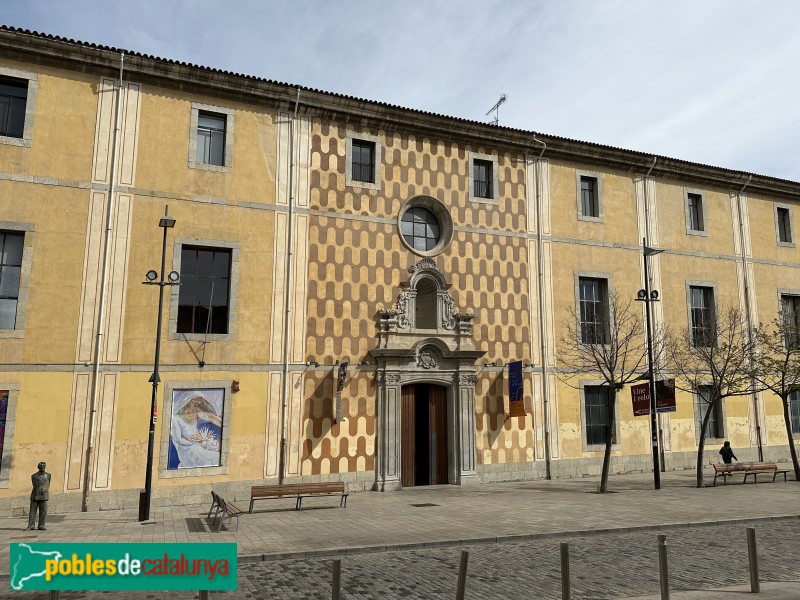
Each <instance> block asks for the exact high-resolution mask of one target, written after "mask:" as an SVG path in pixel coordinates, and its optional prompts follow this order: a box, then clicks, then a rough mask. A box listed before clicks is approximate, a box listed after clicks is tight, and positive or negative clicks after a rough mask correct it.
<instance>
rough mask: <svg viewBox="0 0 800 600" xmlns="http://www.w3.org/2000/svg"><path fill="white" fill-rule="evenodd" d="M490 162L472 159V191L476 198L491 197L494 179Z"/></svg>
mask: <svg viewBox="0 0 800 600" xmlns="http://www.w3.org/2000/svg"><path fill="white" fill-rule="evenodd" d="M492 166H493V165H492V162H491V161H488V160H480V159H478V158H476V159H473V161H472V185H473V190H472V193H473V195H474V196H475V197H476V198H487V199H491V198H492V196H493V188H494V185H493V184H494V179H493V173H492Z"/></svg>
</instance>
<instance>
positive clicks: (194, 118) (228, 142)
mask: <svg viewBox="0 0 800 600" xmlns="http://www.w3.org/2000/svg"><path fill="white" fill-rule="evenodd" d="M201 112H207V113H214V114H217V115H219V116H220V117H225V154H224V156H225V159H224V164H222V165H209V164H208V163H204V162H198V160H197V123H198V120H199V116H200V113H201ZM234 112H235V111H234V110H233V109H232V108H226V107H224V106H215V105H213V104H202V103H200V102H192V113H191V118H190V121H189V168H190V169H201V170H203V171H217V172H220V173H230V172H231V171H232V170H233V117H234Z"/></svg>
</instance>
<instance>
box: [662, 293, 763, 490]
mask: <svg viewBox="0 0 800 600" xmlns="http://www.w3.org/2000/svg"><path fill="white" fill-rule="evenodd" d="M669 349H670V359H671V360H670V363H671V365H670V367H671V368H672V369H674V371H675V373H676V375H677V377H676V383H675V386H676V387H677V388H679V389H682V390H684V391H687V392H691V393H692V394H694V395H696V396H697V398H698V399H699V401H700V403H701V407H702V410H703V412H702V415H703V419H702V423H701V426H700V435H699V436H698V437H699V441H698V445H697V487H703V450H704V448H705V441H706V433H707V429H708V422H709V420H710V418H711V415H712V414H713V413H714V412H715V411H717V410H718V407H719V406H720V405H721V404H722V401H723V399H725V398H728V397H731V396H744V395H747V394H750V393H753V392H754V391H756V389H755V385H754V380H753V378H752V376H751V358H752V356H753V349H754V341H753V339H751V336H750V335H748V332H747V327H746V325H745V324H744V316H743V315H742V313H741V311H739V310H738V309H736V308H723V307H719V308H718V307H716V306H715V307H713V308H712V309H711V310H705V311H702V312H699V313H697V314H693V316H692V322H691V323H690V324H689V326H688V327H687V328H686V329H685V330H683V331H680V332H679V333H677V334H673V336H672V339H671V340H670V343H669ZM703 391H705V393H702V392H703ZM717 414H719V413H717Z"/></svg>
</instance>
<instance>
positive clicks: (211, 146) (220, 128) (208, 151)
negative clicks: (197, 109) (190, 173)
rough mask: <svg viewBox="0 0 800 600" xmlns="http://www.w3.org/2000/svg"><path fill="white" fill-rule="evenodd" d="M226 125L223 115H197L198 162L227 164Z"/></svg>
mask: <svg viewBox="0 0 800 600" xmlns="http://www.w3.org/2000/svg"><path fill="white" fill-rule="evenodd" d="M225 123H226V117H225V116H223V115H218V114H212V113H203V112H201V113H199V114H198V115H197V162H202V163H206V164H209V165H217V166H223V165H224V164H225Z"/></svg>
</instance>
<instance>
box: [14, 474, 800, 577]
mask: <svg viewBox="0 0 800 600" xmlns="http://www.w3.org/2000/svg"><path fill="white" fill-rule="evenodd" d="M693 483H694V474H693V472H691V471H680V472H669V473H664V474H662V489H661V490H654V489H653V483H652V474H639V475H618V476H614V477H612V479H611V486H610V488H611V489H612V490H614V491H616V492H617V493H610V494H596V493H593V492H594V491H595V489H596V486H597V481H596V479H588V478H587V479H564V480H552V481H546V480H541V481H528V482H509V483H491V484H480V485H474V486H469V487H459V486H430V487H418V488H410V489H404V490H402V491H399V492H387V493H379V492H359V493H354V494H351V496H350V499H349V501H348V506H347V508H339V506H338V501H337V500H335V499H333V500H331V499H330V498H310V499H307V500H306V501H305V502H304V508H303V510H301V511H296V510H293V507H294V501H293V500H285V501H283V500H272V501H270V502H269V503H264V502H262V503H261V505H259V504H256V508H255V511H254V513H253V514H245V515H242V516H241V519H240V525H239V530H238V531H230V530H227V529H226V528H225V527H224V528H223V530H222V532H220V533H217V532H216V531H215V530H212V528H211V524H210V523H209V521H208V519H207V518H206V515H207V513H208V507H209V505H210V498H211V496H210V494H209V504H208V505H192V506H174V507H163V508H157V509H154V512H153V517H154V522H152V523H150V524H140V523H138V522H137V520H136V518H137V516H136V511H132V510H120V511H103V512H91V513H70V514H65V515H52V516H49V517H48V531H35V532H24V531H23V529H24V527H25V525H26V524H27V522H26V519H24V518H6V519H0V574H2V573H7V572H8V543H9V542H19V541H34V542H45V541H50V542H67V541H76V540H80V541H85V542H236V543H237V544H238V547H239V554H240V556H241V557H242V559H243V560H262V559H264V558H270V557H271V558H280V557H285V558H287V557H302V556H314V555H315V554H316V553H320V552H325V553H327V554H330V553H341V552H344V553H347V552H356V551H361V552H363V551H365V550H369V549H373V550H376V551H381V550H385V549H386V548H388V547H392V548H398V549H399V548H418V547H426V546H427V545H430V547H435V546H441V545H461V544H466V543H470V542H475V541H497V540H505V541H510V540H513V539H515V538H516V537H517V536H520V538H519V539H525V536H529V537H530V536H534V535H539V536H541V535H546V534H550V535H558V534H560V533H561V532H582V533H583V534H584V535H591V534H599V533H601V532H603V531H604V530H618V529H621V530H631V531H632V530H635V529H639V528H647V527H654V526H673V527H675V526H686V525H687V524H698V523H720V522H723V523H724V522H727V521H730V520H734V521H739V520H746V519H751V520H752V519H755V520H759V519H772V518H775V517H781V518H791V517H798V516H800V502H798V499H799V498H800V484H798V483H797V482H794V481H789V482H783V481H778V482H775V483H772V482H767V483H759V484H752V483H748V484H746V485H745V484H729V485H727V486H722V485H719V486H716V487H706V488H702V489H698V488H696V487H693ZM265 505H266V506H265ZM414 505H424V506H414ZM230 526H231V527H233V526H234V523H231V525H230ZM214 529H215V528H214Z"/></svg>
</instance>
